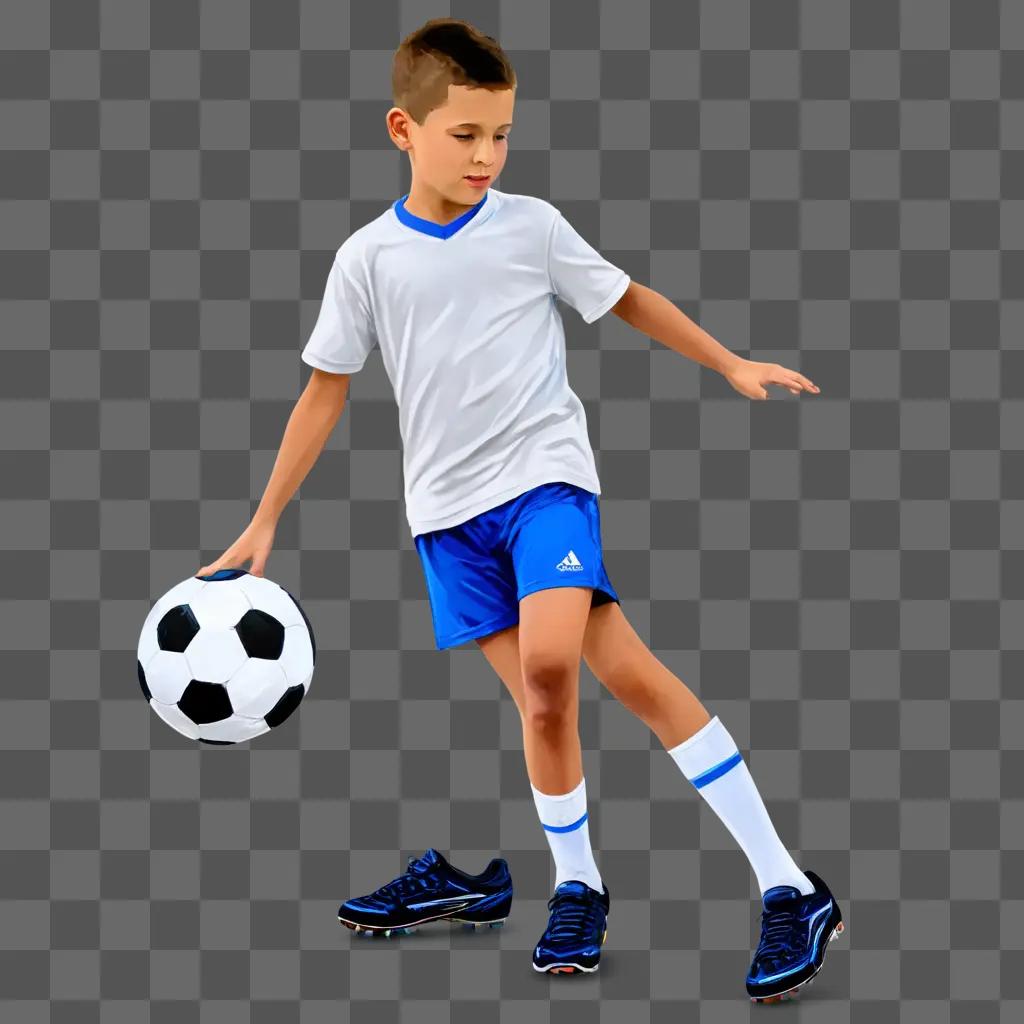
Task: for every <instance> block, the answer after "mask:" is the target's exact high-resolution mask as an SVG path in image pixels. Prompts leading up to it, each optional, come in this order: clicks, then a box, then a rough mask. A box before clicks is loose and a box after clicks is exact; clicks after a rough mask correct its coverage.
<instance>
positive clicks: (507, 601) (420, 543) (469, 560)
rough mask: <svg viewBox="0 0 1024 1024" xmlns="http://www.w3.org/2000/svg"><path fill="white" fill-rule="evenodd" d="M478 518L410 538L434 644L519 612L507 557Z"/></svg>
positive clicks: (460, 639)
mask: <svg viewBox="0 0 1024 1024" xmlns="http://www.w3.org/2000/svg"><path fill="white" fill-rule="evenodd" d="M479 519H480V517H477V519H472V520H469V521H468V522H466V523H460V524H459V525H458V526H453V527H449V528H448V529H446V530H434V531H431V532H430V533H423V534H419V535H417V536H416V537H415V538H414V543H415V545H416V551H417V553H418V554H419V556H420V562H421V563H422V565H423V575H424V578H425V579H426V584H427V594H428V596H429V598H430V613H431V617H432V619H433V626H434V639H435V642H436V645H437V648H438V650H443V649H445V648H447V647H457V646H458V645H459V644H463V643H465V642H466V641H467V640H473V639H475V638H477V637H480V636H486V635H487V634H489V633H493V632H494V631H495V630H498V629H503V628H505V627H507V626H510V625H512V624H513V623H515V622H516V621H518V618H519V608H518V600H517V598H516V588H515V576H514V572H513V568H512V563H511V560H510V558H509V557H508V555H507V553H506V552H505V551H504V550H503V549H502V547H501V545H500V544H497V543H494V542H493V541H492V539H491V531H490V529H489V526H490V524H489V523H485V522H483V521H478V520H479Z"/></svg>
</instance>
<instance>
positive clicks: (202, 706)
mask: <svg viewBox="0 0 1024 1024" xmlns="http://www.w3.org/2000/svg"><path fill="white" fill-rule="evenodd" d="M315 663H316V641H315V640H314V638H313V627H312V626H311V625H310V624H309V619H308V618H306V613H305V612H304V611H303V610H302V606H301V605H300V604H299V602H298V601H296V600H295V598H294V597H292V595H291V594H290V593H289V592H288V591H287V590H285V589H284V588H283V587H281V586H280V585H279V584H277V583H274V582H273V581H272V580H268V579H266V578H265V577H262V576H253V575H252V574H251V573H249V572H247V571H246V570H245V569H220V570H218V571H217V572H215V573H211V574H210V575H208V576H190V577H189V578H188V579H186V580H182V581H181V583H179V584H177V585H176V586H174V587H171V589H170V590H168V591H167V593H166V594H164V596H163V597H161V598H160V600H159V601H157V602H156V604H154V605H153V607H152V609H151V610H150V612H149V615H147V616H146V621H145V622H144V623H143V624H142V633H141V635H140V636H139V649H138V668H139V685H140V686H141V687H142V692H143V694H144V695H145V698H146V700H147V701H149V706H150V707H151V708H152V709H153V710H154V711H155V712H156V713H157V714H158V715H159V716H160V717H161V718H162V719H163V720H164V721H165V722H166V723H167V724H168V725H169V726H171V728H172V729H176V730H177V731H178V732H180V733H181V734H182V735H183V736H187V737H188V738H189V739H193V740H198V741H199V742H200V743H221V744H228V743H240V742H243V741H245V740H251V739H253V738H255V737H256V736H260V735H262V734H263V733H265V732H267V731H268V730H270V729H273V728H275V727H276V726H278V725H280V724H281V723H282V722H283V721H284V720H285V719H286V718H287V717H288V716H289V715H290V714H291V713H292V712H293V711H294V710H295V709H296V708H297V707H298V706H299V702H300V701H301V700H302V698H303V697H304V696H305V695H306V694H307V693H308V692H309V684H310V682H311V681H312V678H313V666H314V665H315Z"/></svg>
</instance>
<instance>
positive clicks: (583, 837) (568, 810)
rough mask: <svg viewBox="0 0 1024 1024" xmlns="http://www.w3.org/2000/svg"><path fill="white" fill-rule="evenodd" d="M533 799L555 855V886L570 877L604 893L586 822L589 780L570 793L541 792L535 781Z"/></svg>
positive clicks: (584, 779)
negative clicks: (553, 793) (551, 793)
mask: <svg viewBox="0 0 1024 1024" xmlns="http://www.w3.org/2000/svg"><path fill="white" fill-rule="evenodd" d="M530 789H532V790H533V802H534V804H535V805H536V807H537V815H538V817H539V818H540V823H541V824H542V825H543V826H544V835H546V836H547V838H548V846H550V847H551V854H552V856H553V857H554V858H555V888H556V889H557V888H558V887H559V886H560V885H561V884H562V883H563V882H566V881H568V880H569V879H570V878H578V879H579V880H580V881H581V882H586V884H587V885H589V886H590V888H591V889H595V890H596V891H597V892H604V883H603V882H602V881H601V874H600V872H599V871H598V870H597V864H595V863H594V853H593V850H591V848H590V827H589V826H588V825H587V780H586V778H585V777H584V778H583V779H581V780H580V784H579V785H578V786H577V787H576V788H575V789H574V790H573V791H572V792H571V793H562V794H561V795H555V796H553V795H550V794H548V793H542V792H541V791H540V790H539V789H537V787H536V786H534V785H533V783H531V784H530Z"/></svg>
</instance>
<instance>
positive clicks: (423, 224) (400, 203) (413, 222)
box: [393, 189, 491, 238]
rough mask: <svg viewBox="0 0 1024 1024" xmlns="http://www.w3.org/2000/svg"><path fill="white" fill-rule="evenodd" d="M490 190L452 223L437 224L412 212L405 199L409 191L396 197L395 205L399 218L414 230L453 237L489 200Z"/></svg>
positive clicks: (440, 236)
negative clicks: (406, 206)
mask: <svg viewBox="0 0 1024 1024" xmlns="http://www.w3.org/2000/svg"><path fill="white" fill-rule="evenodd" d="M490 192H491V190H490V189H488V190H487V192H486V193H485V194H484V197H483V199H481V200H480V202H479V203H477V204H476V206H473V207H471V208H470V209H468V210H467V211H466V212H465V213H464V214H462V216H460V217H456V218H455V220H453V221H452V222H451V223H450V224H436V223H435V222H434V221H432V220H426V219H425V218H423V217H417V216H416V214H414V213H410V212H409V211H408V210H407V209H406V208H405V201H406V199H408V198H409V193H408V192H406V194H405V195H404V196H402V198H401V199H396V200H395V202H394V204H393V207H394V211H395V215H396V216H397V217H398V219H399V220H400V221H401V222H402V223H403V224H405V225H407V226H408V227H410V228H412V229H413V230H415V231H422V232H423V234H425V235H433V236H434V237H435V238H451V236H452V235H454V234H455V232H456V231H458V230H459V229H460V228H464V227H465V226H466V225H467V224H468V223H469V222H470V221H471V220H472V219H473V218H474V217H475V216H476V215H477V213H479V212H480V210H481V209H482V207H483V205H484V203H486V202H487V197H488V196H489V195H490Z"/></svg>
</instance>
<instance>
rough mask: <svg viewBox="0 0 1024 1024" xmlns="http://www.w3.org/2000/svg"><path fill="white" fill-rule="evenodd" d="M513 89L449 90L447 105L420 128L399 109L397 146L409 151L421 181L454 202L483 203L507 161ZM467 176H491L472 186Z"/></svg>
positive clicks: (393, 123)
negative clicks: (484, 197)
mask: <svg viewBox="0 0 1024 1024" xmlns="http://www.w3.org/2000/svg"><path fill="white" fill-rule="evenodd" d="M514 104H515V90H514V89H508V88H505V89H487V88H484V87H478V88H470V87H469V86H466V85H449V86H448V101H447V102H446V103H444V104H443V105H441V106H439V107H435V108H434V109H433V110H431V111H430V113H429V114H428V115H427V116H426V118H425V119H424V122H423V124H422V125H419V124H417V123H416V122H415V121H414V120H413V119H412V118H411V117H409V116H408V115H407V114H406V113H405V111H404V110H402V109H401V108H400V107H392V108H391V110H390V111H388V127H389V129H390V130H391V136H392V139H393V141H394V142H395V144H396V145H399V146H400V147H401V148H402V149H405V150H407V151H408V152H409V158H410V160H411V161H412V165H413V172H414V174H415V175H416V178H417V180H418V181H419V182H420V183H421V184H423V185H426V186H428V187H429V188H431V189H433V190H434V191H436V192H438V193H439V194H440V195H441V196H442V197H443V198H445V199H447V200H449V201H450V202H453V203H456V204H460V205H468V206H472V205H475V204H476V203H478V202H479V201H480V200H481V199H482V198H483V196H484V194H485V193H486V191H487V189H488V188H489V187H490V186H491V185H492V184H493V183H494V179H495V178H497V177H498V175H499V174H500V173H501V169H502V167H504V165H505V159H506V157H507V156H508V133H509V130H510V129H511V126H512V108H513V106H514ZM467 175H487V181H486V182H485V183H484V184H483V185H472V184H470V182H469V181H468V180H467V177H466V176H467Z"/></svg>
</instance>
